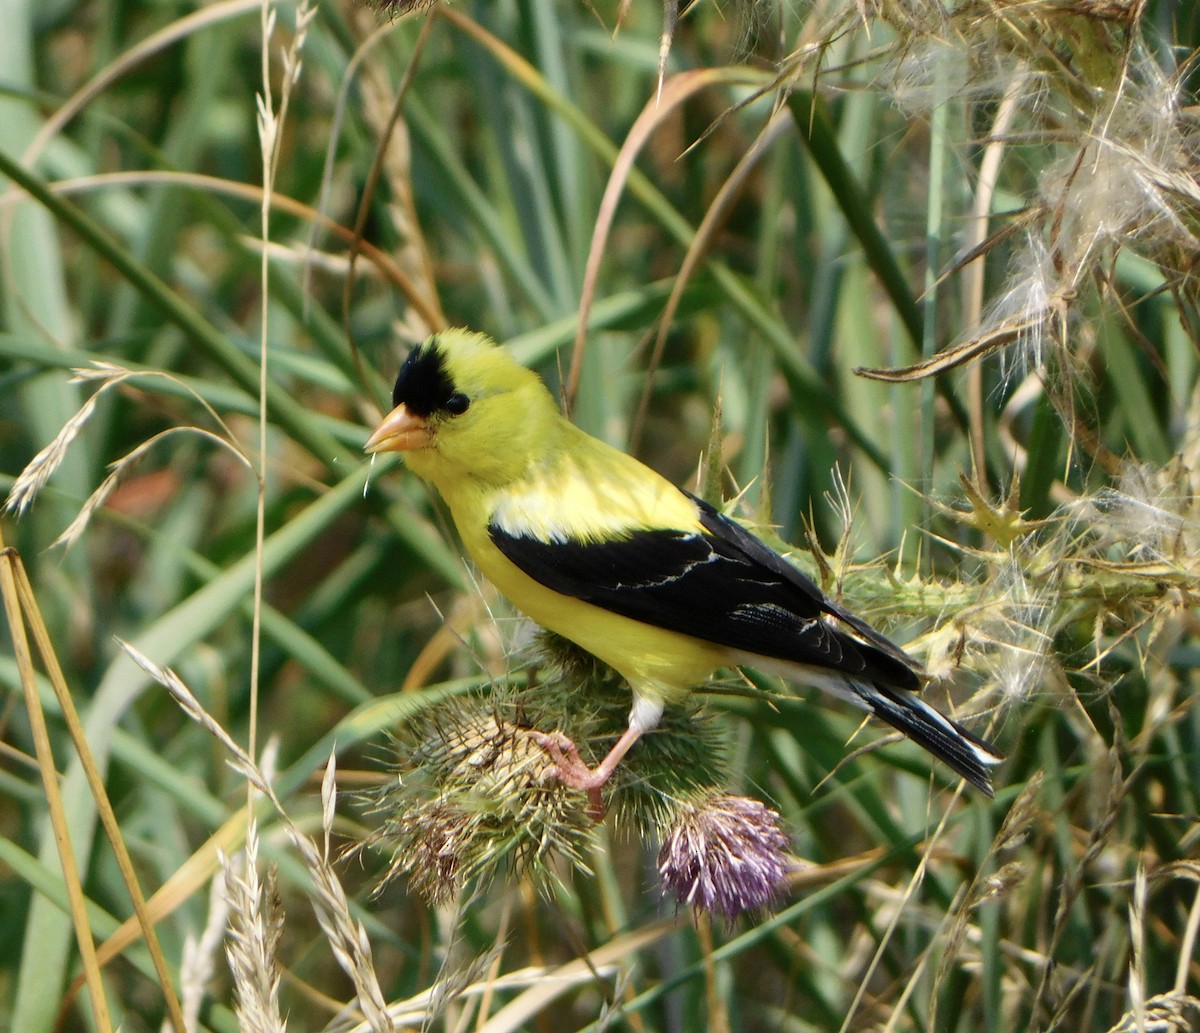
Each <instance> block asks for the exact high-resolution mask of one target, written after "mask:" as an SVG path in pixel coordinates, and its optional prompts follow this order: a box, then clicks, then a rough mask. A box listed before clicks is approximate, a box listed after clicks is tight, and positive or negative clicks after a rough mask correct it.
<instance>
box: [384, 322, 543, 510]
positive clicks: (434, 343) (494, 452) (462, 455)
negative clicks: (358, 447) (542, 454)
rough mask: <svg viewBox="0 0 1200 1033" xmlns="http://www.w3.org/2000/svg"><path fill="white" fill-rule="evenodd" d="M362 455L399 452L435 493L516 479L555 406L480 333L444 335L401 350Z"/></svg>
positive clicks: (538, 385) (537, 381) (527, 373)
mask: <svg viewBox="0 0 1200 1033" xmlns="http://www.w3.org/2000/svg"><path fill="white" fill-rule="evenodd" d="M392 405H393V406H394V408H393V409H392V411H391V412H390V413H388V414H387V416H385V417H384V418H383V421H382V422H381V423H380V424H379V426H378V427H376V428H375V432H374V433H373V434H372V435H371V436H370V438H368V439H367V444H366V450H367V451H368V452H403V453H405V456H406V460H407V463H408V466H409V467H410V468H411V469H412V470H413V472H414V473H416V474H417V475H419V476H421V477H424V478H426V479H428V480H431V481H433V482H434V483H435V484H436V485H438V487H439V488H440V489H442V491H443V493H444V492H445V490H446V489H447V487H449V486H451V485H456V484H460V483H462V482H480V481H482V482H486V483H488V484H497V485H498V484H504V483H507V482H508V481H511V480H513V479H515V478H516V477H519V476H520V475H521V473H522V472H523V470H524V469H525V466H526V464H527V463H528V462H529V461H530V459H531V458H533V457H534V456H535V455H536V451H537V449H536V446H537V443H538V442H539V441H543V440H545V438H546V428H547V426H548V424H549V421H552V420H553V419H555V418H557V416H558V409H557V407H556V406H555V404H554V399H553V397H552V396H551V395H550V392H549V391H547V390H546V386H545V384H543V383H542V381H541V379H540V378H539V377H538V376H537V374H536V373H533V372H532V371H530V370H528V369H526V368H525V367H524V366H522V365H520V364H519V363H518V362H516V361H515V360H514V359H513V358H512V356H511V355H509V354H508V352H506V351H505V350H504V349H503V348H501V347H499V346H498V345H497V344H495V343H494V342H493V341H492V340H491V339H490V338H488V337H486V336H484V335H483V334H476V333H471V332H470V331H468V330H462V329H455V330H445V331H443V332H442V333H439V334H434V335H433V336H432V337H430V338H428V339H427V340H425V341H424V342H423V343H422V344H419V345H418V346H417V347H416V348H414V349H413V350H412V352H410V353H409V356H408V358H407V359H406V360H405V361H404V364H403V365H402V366H401V367H400V373H399V375H398V376H397V377H396V386H395V387H394V388H393V389H392Z"/></svg>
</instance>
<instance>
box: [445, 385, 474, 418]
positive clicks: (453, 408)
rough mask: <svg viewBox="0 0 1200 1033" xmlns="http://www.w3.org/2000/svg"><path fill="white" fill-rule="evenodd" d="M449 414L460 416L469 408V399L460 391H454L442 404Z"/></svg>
mask: <svg viewBox="0 0 1200 1033" xmlns="http://www.w3.org/2000/svg"><path fill="white" fill-rule="evenodd" d="M442 408H443V409H445V410H446V412H448V413H449V414H450V415H451V416H461V415H462V414H463V413H465V412H466V411H467V410H468V409H469V408H471V399H469V398H468V397H467V396H466V395H464V394H463V393H462V392H461V391H455V392H454V394H452V395H451V396H450V397H449V398H447V399H446V404H445V405H443V406H442Z"/></svg>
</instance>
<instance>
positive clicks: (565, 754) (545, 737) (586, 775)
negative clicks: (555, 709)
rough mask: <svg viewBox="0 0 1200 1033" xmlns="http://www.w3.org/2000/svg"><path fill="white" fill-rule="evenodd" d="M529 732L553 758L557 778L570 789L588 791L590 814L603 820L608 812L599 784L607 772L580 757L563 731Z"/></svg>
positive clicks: (596, 818)
mask: <svg viewBox="0 0 1200 1033" xmlns="http://www.w3.org/2000/svg"><path fill="white" fill-rule="evenodd" d="M529 734H530V737H531V738H532V739H533V741H534V742H536V743H537V744H538V745H539V746H540V747H541V748H542V749H543V750H545V751H546V754H547V755H548V756H549V757H550V760H551V761H552V762H553V764H554V767H555V772H554V775H555V777H556V778H557V779H558V781H559V782H560V783H562V784H563V785H564V786H566V787H567V788H568V789H582V790H585V791H586V792H587V795H588V814H589V815H590V816H591V817H592V818H593V819H594V820H595V821H596V822H597V823H599V822H602V821H603V820H604V815H605V813H606V811H605V807H604V799H603V797H602V796H601V795H600V787H601V786H602V785H603V784H604V783H605V782H606V781H607V779H608V775H607V774H606V773H604V772H601V771H599V770H597V769H594V768H589V767H588V766H587V764H585V763H584V760H583V758H582V757H581V756H579V748H578V747H577V746H576V745H575V743H574V742H572V741H571V739H570V738H569V737H568V736H566V735H564V734H563V733H562V732H537V731H532V732H530V733H529Z"/></svg>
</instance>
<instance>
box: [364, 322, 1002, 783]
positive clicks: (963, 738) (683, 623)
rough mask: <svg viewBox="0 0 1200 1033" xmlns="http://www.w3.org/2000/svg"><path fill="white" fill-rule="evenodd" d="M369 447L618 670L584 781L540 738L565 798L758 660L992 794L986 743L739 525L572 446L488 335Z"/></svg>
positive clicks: (418, 364) (471, 341)
mask: <svg viewBox="0 0 1200 1033" xmlns="http://www.w3.org/2000/svg"><path fill="white" fill-rule="evenodd" d="M393 403H394V406H395V408H394V409H393V410H392V412H391V413H389V415H388V416H387V417H386V418H385V419H384V421H383V422H382V423H381V424H380V426H379V427H378V428H377V429H376V431H375V432H374V434H372V436H371V438H370V440H369V441H368V442H367V450H368V451H373V452H378V451H402V452H404V453H405V454H406V457H407V463H408V465H409V467H410V468H411V469H412V471H413V472H414V473H416V474H418V475H419V476H421V477H423V478H425V479H426V480H428V481H430V482H431V483H432V484H433V485H434V486H435V487H436V488H437V490H438V492H439V493H440V494H441V496H442V498H443V499H444V500H445V502H446V504H447V506H448V507H449V509H450V513H451V515H452V517H453V519H454V523H455V526H456V527H457V528H458V531H459V534H460V535H461V537H462V542H463V545H464V547H465V548H466V550H467V552H468V553H469V555H470V556H471V558H472V559H473V560H474V562H475V563H476V564H477V565H478V567H479V569H480V571H481V572H482V573H483V574H484V576H485V577H487V578H488V580H489V581H491V582H492V583H493V584H494V585H495V586H496V588H497V589H499V591H500V592H501V593H502V594H504V595H505V596H506V597H508V599H509V600H510V601H511V602H512V603H513V604H514V605H515V606H516V607H517V608H518V609H520V610H521V611H523V612H524V613H525V614H526V615H528V616H529V617H530V618H531V619H533V620H534V621H536V622H537V623H538V624H540V625H542V626H543V627H545V628H548V629H550V630H551V631H554V632H557V633H558V634H560V635H562V636H564V637H565V638H568V639H570V640H572V641H573V642H575V643H577V644H578V645H579V646H581V647H582V648H583V649H585V650H587V651H588V652H589V653H592V654H593V655H595V656H597V657H599V658H600V659H601V660H603V661H604V662H605V663H607V664H609V665H610V666H611V667H613V668H614V669H615V670H617V671H618V672H619V673H620V674H621V675H622V676H623V677H624V678H625V679H626V680H627V681H628V682H629V685H630V688H631V690H632V693H633V704H634V705H633V708H632V711H631V715H630V728H629V730H628V731H627V732H626V734H625V735H624V736H623V737H622V739H621V741H620V742H618V744H617V746H616V747H614V750H613V751H612V753H610V755H609V756H608V757H607V758H606V759H605V760H604V762H602V763H601V764H600V765H599V766H598V767H597V768H596V769H594V770H590V769H587V768H586V767H585V766H583V764H582V762H581V761H579V759H578V755H577V754H576V753H575V752H574V749H573V747H572V746H571V744H570V743H568V742H565V741H564V740H562V739H561V738H557V739H556V738H553V737H548V741H547V743H546V745H547V748H548V749H549V750H550V752H551V754H552V756H554V757H555V759H556V760H557V761H558V762H559V766H560V769H561V778H562V780H563V781H564V782H565V783H567V784H568V785H571V786H575V787H578V788H584V789H588V790H589V791H590V792H592V794H593V802H594V803H598V799H599V798H598V787H599V785H601V784H602V783H603V782H604V781H605V780H606V779H607V778H608V776H609V775H610V774H611V773H612V770H613V768H615V766H616V764H617V763H618V761H619V760H620V758H621V756H623V755H624V753H625V752H626V751H627V750H628V749H629V748H630V747H631V746H632V745H633V744H634V743H635V742H636V741H637V738H638V736H640V735H641V734H642V733H643V732H644V731H646V730H647V729H648V728H651V727H653V726H654V724H656V723H657V721H658V719H659V717H660V716H661V713H662V709H663V707H664V706H665V705H668V704H670V703H672V702H674V701H678V700H679V699H680V698H682V697H683V696H685V695H686V694H687V692H688V691H689V690H690V689H692V688H694V687H695V686H696V685H699V684H701V683H702V682H704V681H705V680H706V679H707V678H709V677H710V676H711V675H712V673H713V671H714V670H715V669H716V668H717V667H720V666H725V665H728V666H734V665H737V664H739V663H744V662H755V663H759V664H760V665H761V666H765V667H768V668H770V669H773V670H782V671H783V672H784V673H786V674H789V675H790V676H793V677H800V678H805V679H806V680H808V681H810V682H812V683H814V684H817V685H820V686H821V687H823V688H826V689H829V690H830V691H832V692H833V693H835V694H836V695H839V696H842V697H844V698H846V699H849V700H850V701H851V702H853V703H855V704H856V705H858V706H860V707H863V708H864V709H867V710H870V711H872V712H874V713H876V714H877V715H878V716H880V717H882V718H883V719H884V720H886V721H888V722H889V723H891V724H893V725H894V726H895V727H897V728H899V729H900V730H901V731H904V732H905V733H906V734H908V735H909V736H910V737H912V738H914V739H915V740H916V741H917V742H919V743H921V745H923V746H925V747H926V748H927V749H930V750H931V751H932V752H934V753H935V754H936V755H938V756H939V757H941V758H942V759H944V760H946V761H947V762H948V763H950V764H951V765H952V766H953V767H955V769H956V770H957V771H959V773H960V774H963V775H964V776H965V777H967V778H969V779H970V780H971V781H972V782H973V783H974V784H976V785H978V786H980V787H981V788H983V789H984V790H985V791H989V792H990V784H989V781H988V777H987V774H986V765H988V764H991V763H994V762H995V761H996V760H998V759H999V757H998V754H996V753H995V751H994V750H992V749H991V747H990V746H988V745H987V744H986V743H984V742H982V741H981V740H979V739H977V738H975V737H974V736H973V735H971V734H970V733H969V732H967V731H966V730H965V729H963V728H961V727H960V726H959V725H957V724H955V723H954V722H952V721H950V720H948V719H947V718H945V717H943V716H942V715H940V714H938V713H937V711H935V710H933V708H931V707H929V706H928V705H927V704H925V703H923V702H921V701H920V700H919V699H918V698H917V697H915V696H914V695H913V694H912V690H914V689H916V688H918V687H919V685H920V680H919V675H918V670H917V668H916V665H915V664H913V663H912V661H911V660H909V658H908V657H907V656H905V655H904V654H903V653H902V652H901V651H900V650H899V649H897V648H896V647H895V646H893V645H892V644H891V643H890V642H888V641H887V640H886V639H884V638H883V637H882V636H880V635H878V634H877V633H876V632H874V631H873V630H872V629H870V628H869V627H867V626H866V625H865V624H864V623H863V622H862V621H860V620H859V619H858V618H856V617H854V616H853V615H852V614H849V613H847V612H846V611H845V610H843V609H842V608H840V607H839V606H837V605H836V604H835V603H833V602H832V601H830V600H828V599H826V598H825V597H824V596H823V595H822V594H821V593H820V591H819V590H818V589H817V588H816V586H815V585H813V584H812V583H811V582H809V581H808V580H807V579H806V578H804V577H803V575H801V574H800V573H799V572H798V571H796V570H795V569H794V568H792V567H791V566H790V565H789V564H788V563H787V562H786V560H784V559H783V558H782V557H780V556H778V555H777V554H776V553H774V552H773V551H771V550H770V549H769V548H768V547H767V546H765V545H763V544H762V543H761V542H759V541H758V540H757V539H755V538H753V537H752V536H751V535H750V534H749V533H748V532H746V531H745V530H744V529H742V528H740V527H738V526H737V525H735V524H733V523H732V522H731V521H729V520H727V519H726V518H724V517H722V516H721V515H720V514H718V513H716V512H715V511H714V510H712V509H711V508H710V507H706V506H705V505H704V504H703V503H701V502H699V500H697V499H695V498H693V497H692V496H690V495H688V494H687V493H685V492H683V491H681V490H680V489H679V488H677V487H675V486H674V485H673V484H671V483H670V482H669V481H667V480H666V479H665V478H663V477H661V476H660V475H659V474H657V473H655V472H654V471H653V470H651V469H650V468H649V467H647V466H645V465H644V464H642V463H640V462H638V461H637V460H636V459H633V458H632V457H630V456H628V455H626V454H625V453H623V452H621V451H619V450H617V449H615V448H612V447H611V446H609V445H607V444H605V443H604V442H602V441H599V440H597V439H596V438H593V437H591V436H590V435H588V434H585V433H584V432H583V431H581V430H579V429H578V428H577V427H575V426H574V425H573V424H571V423H570V422H569V421H568V420H566V419H565V418H564V417H563V416H562V414H561V413H560V412H559V409H558V406H557V405H556V404H555V401H554V398H553V397H552V396H551V394H550V392H549V391H548V390H547V389H546V387H545V385H544V384H543V383H542V381H541V380H540V379H539V378H538V377H537V376H536V375H535V374H534V373H532V372H531V371H529V370H527V369H525V368H523V367H522V366H520V365H518V364H517V363H516V362H514V361H513V360H512V358H511V357H510V356H509V355H508V354H507V353H506V352H504V351H503V349H501V348H499V347H497V346H496V345H495V344H494V343H492V342H491V341H490V340H489V339H488V338H486V337H484V336H482V335H479V334H472V333H469V332H467V331H465V330H449V331H446V332H444V333H442V334H439V335H436V336H434V337H432V338H430V339H429V340H428V341H426V342H425V343H424V344H423V345H421V346H419V347H418V348H417V349H415V350H414V352H413V353H412V354H411V355H410V356H409V358H408V360H407V361H406V362H405V364H404V367H403V368H402V369H401V371H400V375H399V377H398V378H397V381H396V388H395V391H394V393H393Z"/></svg>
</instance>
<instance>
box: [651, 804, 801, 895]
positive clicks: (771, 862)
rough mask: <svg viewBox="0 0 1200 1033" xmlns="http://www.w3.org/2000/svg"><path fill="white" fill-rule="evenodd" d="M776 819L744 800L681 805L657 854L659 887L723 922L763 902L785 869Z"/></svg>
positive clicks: (775, 815)
mask: <svg viewBox="0 0 1200 1033" xmlns="http://www.w3.org/2000/svg"><path fill="white" fill-rule="evenodd" d="M778 821H779V815H778V813H776V812H775V811H773V810H771V809H770V808H769V807H767V806H765V805H764V804H762V803H760V802H759V801H758V800H753V799H750V798H748V797H745V796H727V795H725V794H714V795H712V796H708V797H704V798H701V799H699V800H697V801H689V802H687V803H685V804H684V805H683V806H682V808H681V809H680V812H679V815H678V817H677V818H676V820H675V823H674V825H673V826H672V827H671V829H670V831H669V832H668V833H667V836H666V838H665V839H664V841H663V845H662V849H661V850H659V852H658V871H659V874H660V875H661V876H662V880H663V886H664V889H666V890H669V891H670V892H672V893H674V894H675V899H676V901H678V903H680V904H689V905H691V906H693V907H700V908H704V909H705V910H707V911H715V912H719V913H720V914H722V915H724V916H725V917H726V918H727V919H733V918H736V917H737V916H738V915H739V914H740V913H741V912H743V911H748V910H750V909H751V908H756V907H761V906H762V905H764V904H766V903H768V902H769V901H770V900H771V899H772V898H773V897H775V896H776V894H777V893H778V892H779V890H780V889H781V887H782V885H783V880H784V877H785V876H786V874H787V869H788V863H787V857H786V855H785V854H784V851H785V850H786V849H787V845H788V839H787V836H785V835H784V834H783V832H782V830H781V829H780V828H779V824H778Z"/></svg>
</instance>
